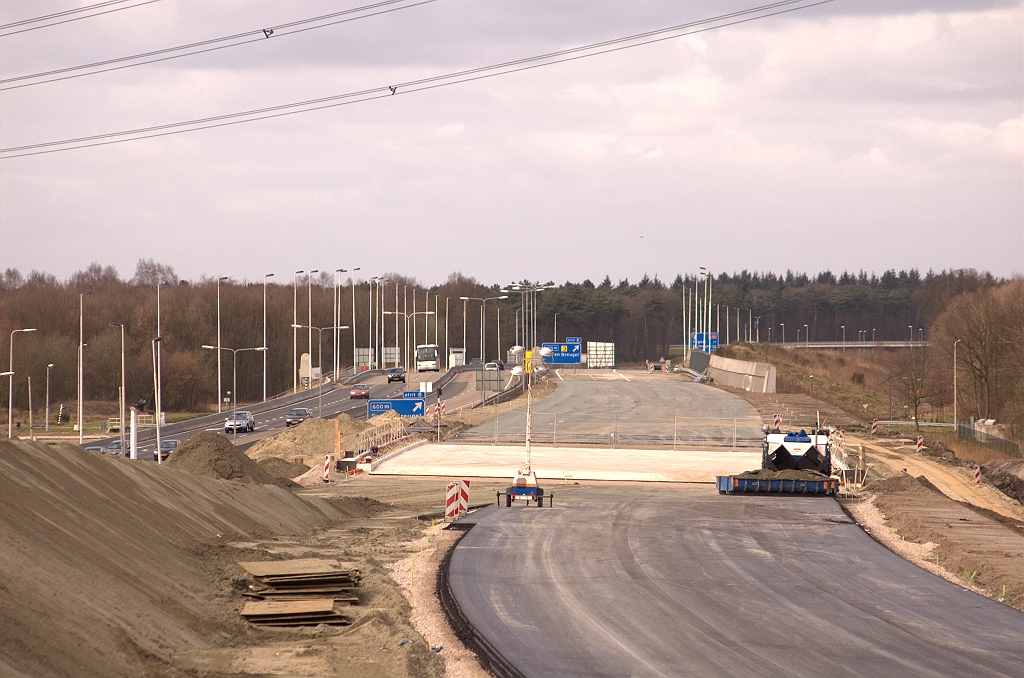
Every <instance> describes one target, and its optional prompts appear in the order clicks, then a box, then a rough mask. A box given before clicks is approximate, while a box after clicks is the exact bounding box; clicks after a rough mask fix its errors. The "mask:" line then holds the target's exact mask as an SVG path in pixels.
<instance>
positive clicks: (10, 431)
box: [7, 327, 36, 439]
mask: <svg viewBox="0 0 1024 678" xmlns="http://www.w3.org/2000/svg"><path fill="white" fill-rule="evenodd" d="M35 331H36V329H35V328H34V327H32V328H29V329H24V330H14V331H13V332H11V358H10V361H9V362H8V363H7V369H8V375H7V378H8V380H9V386H8V389H7V390H8V391H9V393H8V397H9V404H8V405H7V438H8V439H10V438H13V437H14V335H15V334H17V333H18V332H35ZM28 435H29V438H31V437H32V432H31V431H29V434H28Z"/></svg>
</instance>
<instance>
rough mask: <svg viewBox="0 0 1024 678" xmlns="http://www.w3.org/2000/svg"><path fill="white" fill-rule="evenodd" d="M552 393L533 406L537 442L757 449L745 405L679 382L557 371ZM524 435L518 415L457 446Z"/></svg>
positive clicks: (635, 374) (475, 431)
mask: <svg viewBox="0 0 1024 678" xmlns="http://www.w3.org/2000/svg"><path fill="white" fill-rule="evenodd" d="M549 378H550V379H551V380H553V381H554V382H555V383H557V384H558V388H557V390H556V391H555V392H554V393H553V394H551V395H549V396H548V397H546V398H544V399H543V400H540V401H538V402H537V403H536V405H535V406H534V407H533V428H532V431H533V437H534V440H536V441H538V442H542V443H549V442H555V441H557V442H558V444H566V445H569V444H594V443H597V444H600V443H601V442H608V444H609V445H610V444H612V443H611V439H612V434H613V433H614V435H615V436H616V437H618V438H619V442H620V443H621V444H630V445H637V446H643V445H645V444H655V445H671V444H672V441H673V440H676V441H677V443H678V444H680V445H683V446H688V447H693V446H702V445H714V446H723V445H724V446H729V447H731V446H732V444H733V440H734V437H735V439H736V441H737V443H739V444H740V445H741V446H760V444H761V431H760V429H761V418H760V416H759V415H758V414H757V411H756V410H755V409H754V408H753V407H751V406H750V405H749V404H748V403H746V402H745V401H743V400H741V399H740V398H737V397H735V396H733V395H731V394H729V393H727V392H725V391H722V390H720V389H716V388H713V387H710V386H707V385H704V384H695V383H693V382H692V381H690V380H687V379H685V378H683V377H680V376H679V375H663V374H661V373H660V372H656V373H654V374H648V373H647V372H642V371H625V370H577V371H575V372H574V371H572V370H571V369H564V370H558V371H557V372H554V373H553V374H552V375H551V376H550V377H549ZM495 426H497V428H498V433H499V438H500V437H501V434H502V433H505V432H507V433H509V434H511V433H513V432H517V433H520V434H521V432H523V431H525V430H526V410H525V409H519V410H515V411H513V412H509V413H508V414H504V415H502V416H500V417H498V418H497V419H496V420H495V421H491V422H488V423H486V424H483V425H481V426H478V427H474V428H472V429H469V430H468V431H466V432H464V433H462V434H460V436H459V439H460V440H471V441H472V440H476V439H479V440H481V441H482V440H484V439H487V438H490V439H492V440H493V439H494V437H495V436H494V433H495Z"/></svg>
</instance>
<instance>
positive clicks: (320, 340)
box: [238, 325, 349, 419]
mask: <svg viewBox="0 0 1024 678" xmlns="http://www.w3.org/2000/svg"><path fill="white" fill-rule="evenodd" d="M295 329H297V330H302V329H305V330H309V333H310V334H312V333H313V330H316V337H317V338H316V342H317V344H316V345H317V348H316V362H317V366H318V367H319V368H320V383H319V385H318V388H319V392H318V393H317V401H318V402H319V407H320V414H318V415H317V416H319V417H320V418H321V419H322V418H323V416H324V378H323V375H324V366H323V362H322V360H323V347H324V330H334V331H335V332H337V331H338V330H347V329H349V327H348V325H342V326H340V327H338V326H331V327H310V326H309V325H299V326H298V327H296V328H295ZM238 350H239V351H244V350H246V349H243V348H240V349H238ZM312 362H313V361H312V360H310V363H312ZM309 373H310V375H312V374H313V366H312V364H311V365H310V368H309Z"/></svg>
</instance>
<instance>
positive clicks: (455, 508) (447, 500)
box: [444, 483, 460, 520]
mask: <svg viewBox="0 0 1024 678" xmlns="http://www.w3.org/2000/svg"><path fill="white" fill-rule="evenodd" d="M459 495H460V492H459V483H448V489H447V490H445V493H444V517H445V520H447V519H448V518H452V519H455V518H458V517H459Z"/></svg>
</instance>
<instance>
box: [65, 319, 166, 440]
mask: <svg viewBox="0 0 1024 678" xmlns="http://www.w3.org/2000/svg"><path fill="white" fill-rule="evenodd" d="M110 326H111V327H119V328H121V397H120V398H118V403H117V406H118V417H119V420H118V421H120V424H119V425H118V427H117V428H118V431H119V432H120V433H121V436H120V437H121V455H122V456H124V453H125V451H126V450H125V447H124V409H125V407H124V403H125V398H127V397H128V396H127V394H126V393H125V377H124V323H110ZM154 364H155V363H154ZM154 374H155V373H154ZM46 379H47V381H46V384H47V393H49V384H50V381H49V379H50V376H49V370H47V376H46ZM154 397H155V396H154ZM47 398H49V396H47ZM47 417H49V413H47Z"/></svg>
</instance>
